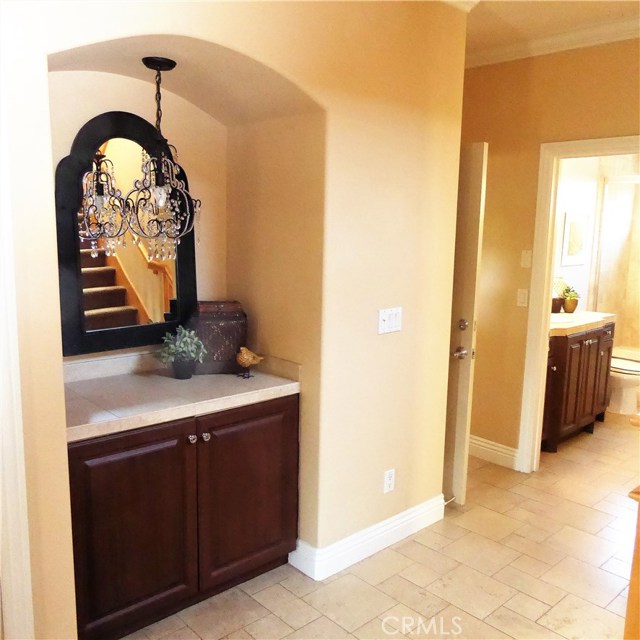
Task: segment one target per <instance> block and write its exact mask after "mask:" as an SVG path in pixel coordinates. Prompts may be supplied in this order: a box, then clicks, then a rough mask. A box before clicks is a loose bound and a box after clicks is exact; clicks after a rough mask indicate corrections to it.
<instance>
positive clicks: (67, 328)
mask: <svg viewBox="0 0 640 640" xmlns="http://www.w3.org/2000/svg"><path fill="white" fill-rule="evenodd" d="M112 138H126V139H128V140H132V141H133V142H137V143H138V144H139V145H140V146H141V147H142V148H143V149H144V150H145V151H146V152H147V153H148V154H149V155H151V156H155V157H156V158H159V157H160V155H161V153H164V154H166V155H167V156H169V157H171V153H170V151H169V147H168V145H167V141H166V140H165V139H164V138H162V136H161V135H160V134H159V133H158V131H157V130H156V129H155V127H154V126H153V125H152V124H150V123H149V122H147V121H146V120H144V119H143V118H140V117H139V116H137V115H134V114H133V113H127V112H125V111H110V112H108V113H103V114H101V115H99V116H96V117H95V118H92V119H91V120H89V122H87V123H86V124H85V125H84V126H83V127H82V128H81V129H80V131H78V134H77V135H76V138H75V140H74V141H73V144H72V146H71V153H70V154H69V155H68V156H67V157H66V158H63V159H62V160H61V161H60V163H59V164H58V167H57V169H56V227H57V232H58V269H59V277H60V311H61V317H62V350H63V354H64V355H65V356H70V355H75V354H79V353H94V352H98V351H109V350H112V349H124V348H127V347H138V346H141V345H148V344H156V343H159V342H160V341H161V338H162V336H163V335H164V334H165V332H167V331H172V330H174V329H175V327H176V326H177V325H179V324H185V323H186V321H187V320H188V319H189V317H190V316H191V314H192V313H193V311H194V310H195V307H196V269H195V248H194V241H193V231H192V232H191V233H189V234H188V235H187V236H185V237H184V238H182V240H181V241H180V246H179V248H178V258H177V259H176V288H177V304H176V308H175V313H174V319H173V320H171V321H169V322H157V323H153V324H145V325H135V326H129V327H117V328H113V329H97V330H94V331H85V329H84V313H83V309H82V277H81V271H80V269H81V263H80V244H81V243H80V238H79V237H78V210H79V209H80V205H81V201H82V177H83V176H84V174H85V173H86V172H87V171H90V170H91V165H92V161H93V158H94V156H95V153H96V151H97V150H98V148H99V147H100V146H101V145H102V144H104V143H105V142H106V141H107V140H111V139H112ZM182 178H183V179H184V181H185V185H186V187H187V190H188V188H189V185H188V184H187V178H186V175H184V174H183V175H182ZM125 195H126V194H125ZM87 248H88V245H87Z"/></svg>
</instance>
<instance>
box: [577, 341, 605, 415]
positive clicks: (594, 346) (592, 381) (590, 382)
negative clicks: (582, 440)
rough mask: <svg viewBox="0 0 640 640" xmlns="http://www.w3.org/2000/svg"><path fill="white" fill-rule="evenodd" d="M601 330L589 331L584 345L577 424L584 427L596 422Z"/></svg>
mask: <svg viewBox="0 0 640 640" xmlns="http://www.w3.org/2000/svg"><path fill="white" fill-rule="evenodd" d="M601 333H602V332H601V330H599V329H596V330H594V331H588V332H587V333H586V335H585V339H584V341H583V343H582V354H581V360H582V361H581V368H582V370H581V375H580V389H579V392H578V418H577V424H578V426H580V427H582V426H585V425H587V424H589V423H591V422H593V421H594V420H595V415H596V412H595V400H596V385H597V379H598V375H597V374H598V363H599V361H600V348H599V343H600V335H601Z"/></svg>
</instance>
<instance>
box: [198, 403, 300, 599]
mask: <svg viewBox="0 0 640 640" xmlns="http://www.w3.org/2000/svg"><path fill="white" fill-rule="evenodd" d="M198 431H199V433H200V434H201V435H200V437H201V438H202V437H203V436H205V437H206V435H205V434H210V436H211V437H210V440H209V443H208V445H207V446H204V447H201V449H200V457H199V458H198V491H199V498H200V502H201V504H202V506H203V508H201V509H200V518H199V520H198V527H199V540H200V545H199V558H200V588H201V589H205V590H207V589H211V588H212V587H215V586H217V585H219V584H223V583H225V582H227V581H229V580H230V579H232V578H233V577H234V576H237V575H246V574H248V573H249V572H250V571H252V570H255V569H256V568H258V567H261V566H264V565H266V564H267V563H268V562H270V561H272V560H273V559H274V558H280V557H283V556H286V555H287V553H288V552H289V551H292V550H293V549H295V546H296V537H297V514H298V490H297V482H296V479H297V477H298V412H297V405H295V404H292V403H291V402H278V401H274V402H272V403H269V407H268V410H266V407H265V406H264V405H254V406H252V407H243V408H242V409H235V410H231V411H225V412H223V413H215V414H212V415H209V416H206V417H203V418H198Z"/></svg>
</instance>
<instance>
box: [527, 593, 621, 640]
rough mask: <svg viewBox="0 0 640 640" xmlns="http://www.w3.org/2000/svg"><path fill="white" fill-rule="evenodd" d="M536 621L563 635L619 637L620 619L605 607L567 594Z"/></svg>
mask: <svg viewBox="0 0 640 640" xmlns="http://www.w3.org/2000/svg"><path fill="white" fill-rule="evenodd" d="M538 624H540V625H542V626H544V627H546V628H547V629H551V630H552V631H555V632H556V633H559V634H560V635H561V636H564V637H565V638H571V639H573V638H575V639H576V640H578V639H580V640H582V639H585V640H586V639H589V640H600V639H605V638H622V632H623V629H624V618H621V617H620V616H617V615H616V614H615V613H611V612H610V611H607V610H605V609H601V608H600V607H597V606H595V605H594V604H591V603H590V602H586V601H585V600H582V599H581V598H578V597H576V596H573V595H568V596H567V597H566V598H564V599H563V600H561V601H560V602H559V603H558V604H557V605H556V606H555V607H553V608H552V609H551V610H550V611H548V612H547V613H545V614H544V615H543V616H542V617H541V618H540V619H539V620H538Z"/></svg>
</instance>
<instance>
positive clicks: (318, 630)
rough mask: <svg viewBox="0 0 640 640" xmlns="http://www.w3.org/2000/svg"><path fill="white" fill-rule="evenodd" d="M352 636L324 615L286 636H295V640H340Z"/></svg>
mask: <svg viewBox="0 0 640 640" xmlns="http://www.w3.org/2000/svg"><path fill="white" fill-rule="evenodd" d="M353 637H355V636H353V635H351V634H350V633H348V632H347V631H345V630H344V629H343V628H342V627H340V626H339V625H337V624H336V623H335V622H332V621H331V620H329V619H328V618H325V617H324V616H322V617H320V618H317V619H316V620H314V621H313V622H310V623H309V624H306V625H305V626H304V627H301V628H300V629H298V630H297V631H294V632H293V633H290V634H289V635H288V636H287V638H295V639H296V640H341V639H342V638H353Z"/></svg>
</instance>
